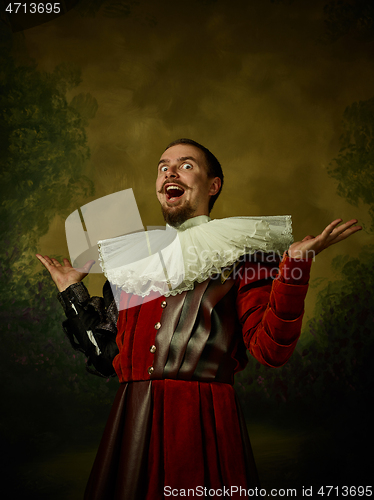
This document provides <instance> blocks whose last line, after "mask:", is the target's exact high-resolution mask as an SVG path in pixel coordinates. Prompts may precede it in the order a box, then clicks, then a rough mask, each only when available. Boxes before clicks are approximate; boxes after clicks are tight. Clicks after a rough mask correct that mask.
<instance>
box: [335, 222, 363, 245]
mask: <svg viewBox="0 0 374 500" xmlns="http://www.w3.org/2000/svg"><path fill="white" fill-rule="evenodd" d="M361 229H362V227H361V226H353V227H350V228H348V229H345V230H344V231H343V232H342V233H340V234H338V235H337V236H336V237H335V238H333V240H332V241H331V243H330V244H333V243H338V242H339V241H343V240H345V239H346V238H348V237H349V236H351V235H352V234H354V233H357V231H361Z"/></svg>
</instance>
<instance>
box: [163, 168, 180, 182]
mask: <svg viewBox="0 0 374 500" xmlns="http://www.w3.org/2000/svg"><path fill="white" fill-rule="evenodd" d="M165 177H166V179H169V178H172V179H174V178H175V177H178V170H177V167H176V166H174V165H170V166H169V168H168V169H167V171H166V172H165Z"/></svg>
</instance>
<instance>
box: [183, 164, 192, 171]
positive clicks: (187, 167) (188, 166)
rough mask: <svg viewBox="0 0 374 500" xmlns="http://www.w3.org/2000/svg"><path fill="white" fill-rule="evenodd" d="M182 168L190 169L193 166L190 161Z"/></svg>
mask: <svg viewBox="0 0 374 500" xmlns="http://www.w3.org/2000/svg"><path fill="white" fill-rule="evenodd" d="M182 168H184V169H185V170H189V169H190V168H192V165H190V164H189V163H184V164H183V165H182Z"/></svg>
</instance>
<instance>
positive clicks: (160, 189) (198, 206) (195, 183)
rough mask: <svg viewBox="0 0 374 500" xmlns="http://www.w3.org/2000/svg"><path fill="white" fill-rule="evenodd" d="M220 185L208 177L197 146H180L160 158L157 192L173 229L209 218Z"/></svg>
mask: <svg viewBox="0 0 374 500" xmlns="http://www.w3.org/2000/svg"><path fill="white" fill-rule="evenodd" d="M220 185H221V184H220V179H219V178H218V177H215V178H212V177H208V174H207V166H206V161H205V156H204V153H203V152H202V151H201V150H200V149H198V148H196V147H195V146H191V145H189V144H178V145H176V146H172V147H171V148H169V149H167V150H166V151H165V152H164V154H163V155H162V156H161V159H160V162H159V164H158V172H157V180H156V192H157V198H158V201H159V202H160V204H161V210H162V213H163V215H164V219H165V221H166V222H167V223H168V224H169V225H171V226H176V227H177V226H179V225H180V224H182V223H183V222H184V221H186V220H187V219H190V218H191V217H196V216H198V215H208V214H209V199H210V196H212V195H214V194H216V193H217V192H218V190H219V188H220Z"/></svg>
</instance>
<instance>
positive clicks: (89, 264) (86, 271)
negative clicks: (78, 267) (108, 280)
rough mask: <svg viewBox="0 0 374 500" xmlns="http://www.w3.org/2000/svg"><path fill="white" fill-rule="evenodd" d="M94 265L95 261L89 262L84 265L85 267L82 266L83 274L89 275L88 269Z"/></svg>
mask: <svg viewBox="0 0 374 500" xmlns="http://www.w3.org/2000/svg"><path fill="white" fill-rule="evenodd" d="M94 264H95V261H94V260H89V261H88V262H86V263H85V265H84V266H83V269H84V272H85V273H89V272H90V269H91V267H92V266H93V265H94Z"/></svg>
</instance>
